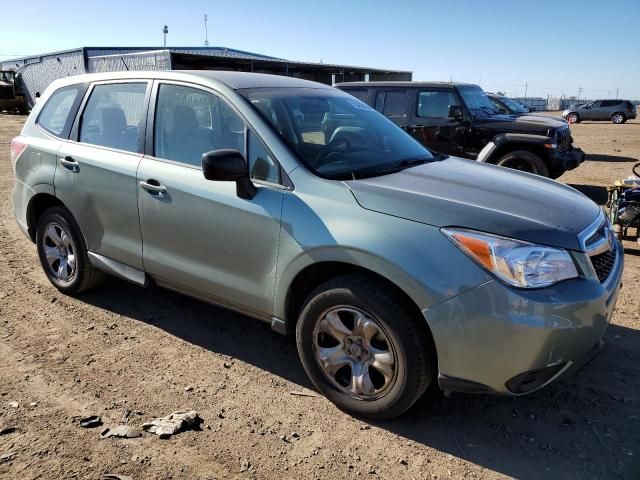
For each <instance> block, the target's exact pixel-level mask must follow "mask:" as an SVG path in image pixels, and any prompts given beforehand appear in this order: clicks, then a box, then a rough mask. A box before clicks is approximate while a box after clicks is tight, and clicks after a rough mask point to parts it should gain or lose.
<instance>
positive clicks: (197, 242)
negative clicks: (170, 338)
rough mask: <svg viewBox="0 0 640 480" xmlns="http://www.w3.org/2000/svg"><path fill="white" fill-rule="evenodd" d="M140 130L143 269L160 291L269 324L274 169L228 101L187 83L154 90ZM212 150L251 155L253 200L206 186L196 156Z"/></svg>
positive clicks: (228, 188)
mask: <svg viewBox="0 0 640 480" xmlns="http://www.w3.org/2000/svg"><path fill="white" fill-rule="evenodd" d="M153 99H155V100H153ZM147 123H148V126H147V144H146V154H145V157H144V158H143V159H142V161H141V163H140V168H139V169H138V181H139V190H138V206H139V209H140V225H141V229H142V238H143V242H144V243H143V244H144V266H145V270H146V271H147V272H148V273H149V274H150V275H151V276H152V277H153V278H154V279H155V281H156V282H157V283H158V284H160V285H165V286H168V287H170V288H173V289H176V290H179V291H183V292H185V293H188V294H191V295H194V296H198V297H201V298H205V299H211V300H212V301H215V302H216V303H221V304H225V305H228V306H230V307H234V308H237V309H240V310H243V311H245V312H246V313H249V314H253V315H255V316H259V317H265V318H268V317H269V316H270V315H271V312H272V304H273V288H274V280H275V267H276V259H277V252H278V243H279V236H280V219H281V210H282V201H283V196H284V192H285V188H284V187H282V185H281V184H280V169H279V166H278V164H277V162H276V161H275V160H274V158H273V156H272V155H271V154H270V152H269V150H268V149H267V148H266V147H265V145H264V144H263V143H262V142H261V140H260V139H259V138H258V137H257V136H256V135H255V134H254V132H253V131H252V130H251V129H250V128H249V127H248V125H247V124H246V122H245V121H244V119H243V118H242V117H241V116H240V114H239V113H238V112H237V111H236V110H235V108H234V107H233V106H232V105H231V104H230V103H229V102H228V101H227V100H225V99H224V98H222V97H221V96H220V95H219V94H217V93H216V92H213V91H211V90H208V89H205V88H199V87H195V86H194V85H192V84H181V83H179V82H156V83H155V86H154V93H153V95H152V102H151V106H150V109H149V117H148V122H147ZM218 149H234V150H238V151H240V152H241V153H242V154H243V155H248V158H249V167H248V168H249V170H250V174H251V176H252V178H253V179H254V183H255V184H256V186H257V190H258V192H257V195H256V196H255V197H254V198H252V199H250V200H247V199H242V198H239V197H238V195H237V194H236V184H235V183H234V182H219V181H209V180H206V179H205V178H204V176H203V173H202V168H201V158H202V154H203V153H205V152H209V151H212V150H218ZM245 158H247V157H246V156H245Z"/></svg>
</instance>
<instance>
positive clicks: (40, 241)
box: [36, 207, 105, 295]
mask: <svg viewBox="0 0 640 480" xmlns="http://www.w3.org/2000/svg"><path fill="white" fill-rule="evenodd" d="M49 228H52V229H53V231H55V233H57V234H58V237H59V238H61V237H64V236H63V235H61V234H60V232H64V234H65V235H67V236H68V237H69V239H66V240H67V242H66V243H68V246H67V247H64V246H63V247H60V248H62V249H63V250H65V252H66V254H67V255H66V256H65V255H64V254H60V250H56V254H58V255H60V258H59V259H58V261H57V263H56V262H55V261H54V262H53V263H52V264H50V261H49V260H48V259H47V253H46V251H45V249H47V248H49V249H51V248H52V247H54V248H55V247H56V243H55V242H54V241H53V240H52V237H53V236H55V235H51V234H49V233H48V232H49ZM36 247H37V249H38V257H39V258H40V264H41V265H42V269H43V270H44V273H45V275H46V276H47V278H48V279H49V281H50V282H51V283H52V284H53V286H54V287H56V288H57V289H58V290H60V291H61V292H62V293H65V294H67V295H73V294H77V293H81V292H84V291H86V290H89V289H91V288H93V287H95V286H97V285H98V284H99V283H100V282H101V281H102V280H103V279H104V277H105V274H104V272H101V271H100V270H98V269H96V268H94V267H93V265H91V262H90V261H89V257H88V255H87V246H86V244H85V241H84V237H83V236H82V233H81V232H80V227H79V226H78V224H77V223H76V221H75V219H74V218H73V215H71V213H70V212H69V211H68V210H67V209H66V208H63V207H53V208H50V209H48V210H45V211H44V212H43V213H42V215H41V216H40V218H39V219H38V225H37V228H36ZM72 255H73V257H74V265H75V266H74V267H71V266H70V265H71V260H70V258H71V256H72ZM62 257H64V258H62ZM63 260H64V262H65V263H64V266H63V267H61V262H63ZM54 270H55V271H54ZM60 271H63V272H65V273H64V274H65V275H67V276H68V278H67V279H65V278H62V277H61V275H60Z"/></svg>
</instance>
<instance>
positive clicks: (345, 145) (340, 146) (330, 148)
mask: <svg viewBox="0 0 640 480" xmlns="http://www.w3.org/2000/svg"><path fill="white" fill-rule="evenodd" d="M349 147H351V142H350V141H349V140H347V139H346V138H344V137H342V138H340V137H338V138H336V139H333V140H331V141H330V142H329V143H327V144H326V145H325V147H324V148H323V149H322V150H321V151H320V153H318V155H317V156H316V158H314V159H313V164H314V167H317V166H318V165H321V164H322V162H323V161H324V160H327V159H328V158H329V157H330V156H331V155H333V154H336V153H344V152H345V151H346V150H348V149H349Z"/></svg>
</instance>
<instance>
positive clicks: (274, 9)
mask: <svg viewBox="0 0 640 480" xmlns="http://www.w3.org/2000/svg"><path fill="white" fill-rule="evenodd" d="M13 5H14V7H16V6H17V5H18V3H15V2H13ZM14 10H15V9H14ZM18 10H19V13H17V12H18V11H16V12H14V13H16V15H17V16H14V20H15V21H11V22H8V21H6V22H3V23H2V27H1V28H0V59H8V58H11V57H16V56H23V55H30V54H38V53H46V52H50V51H55V50H63V49H68V48H74V47H80V46H155V45H162V27H163V25H165V24H166V25H168V27H169V34H168V36H167V45H168V46H172V45H173V46H201V45H203V43H204V22H203V15H204V14H205V13H206V14H207V15H208V16H209V44H210V45H211V46H225V47H229V48H237V49H241V50H248V51H252V52H257V53H263V54H267V55H272V56H276V57H282V58H287V59H291V60H302V61H311V62H316V61H320V60H322V61H323V62H325V63H340V64H347V65H362V66H370V67H382V68H389V69H401V70H412V71H413V72H414V79H415V80H449V79H453V80H460V81H469V82H474V83H479V84H481V85H482V86H483V87H484V88H485V89H486V90H489V91H498V90H502V91H505V92H506V93H507V94H508V95H515V96H523V95H524V94H525V84H527V85H528V87H526V88H527V96H534V95H539V96H544V97H546V96H547V95H548V94H549V95H551V96H560V95H561V94H563V93H564V95H565V96H572V95H577V94H578V92H579V89H580V87H582V90H581V94H580V96H581V98H585V97H586V98H597V97H608V96H611V97H615V95H616V89H619V92H618V95H619V96H620V97H625V98H633V99H640V0H609V1H606V2H604V1H601V0H582V1H579V0H555V1H550V0H536V1H520V0H512V1H509V0H493V1H492V0H486V1H471V0H456V1H442V0H440V1H432V0H415V1H399V0H396V1H391V0H387V1H380V0H371V1H361V0H322V1H320V0H314V1H303V0H269V1H265V0H215V1H211V0H209V1H206V0H183V1H175V0H172V1H164V0H103V1H100V2H93V1H90V0H84V1H79V0H64V1H50V0H30V1H25V2H19V8H18Z"/></svg>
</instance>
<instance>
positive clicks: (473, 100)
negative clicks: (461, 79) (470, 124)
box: [458, 85, 498, 115]
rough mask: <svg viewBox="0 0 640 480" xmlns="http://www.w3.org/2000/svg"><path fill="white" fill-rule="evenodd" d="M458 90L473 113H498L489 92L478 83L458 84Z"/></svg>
mask: <svg viewBox="0 0 640 480" xmlns="http://www.w3.org/2000/svg"><path fill="white" fill-rule="evenodd" d="M458 91H459V92H460V95H462V99H463V100H464V103H465V104H466V105H467V108H468V109H469V110H471V111H472V112H473V113H475V114H477V113H485V114H487V115H493V114H494V113H498V111H497V110H496V108H495V106H494V105H493V104H492V103H491V100H489V97H487V94H486V93H484V90H482V89H481V88H480V87H478V86H477V85H460V86H458Z"/></svg>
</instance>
